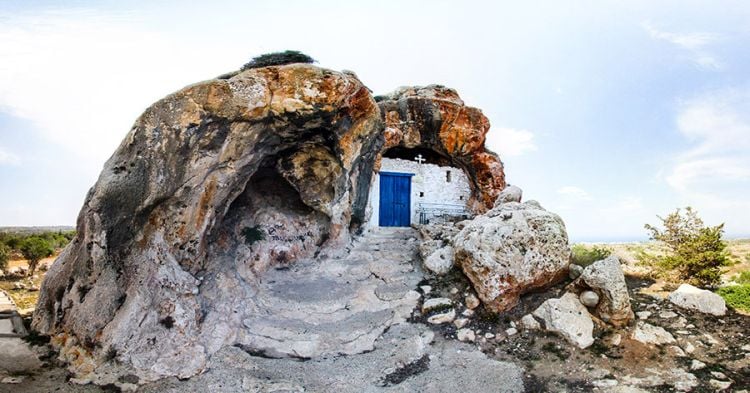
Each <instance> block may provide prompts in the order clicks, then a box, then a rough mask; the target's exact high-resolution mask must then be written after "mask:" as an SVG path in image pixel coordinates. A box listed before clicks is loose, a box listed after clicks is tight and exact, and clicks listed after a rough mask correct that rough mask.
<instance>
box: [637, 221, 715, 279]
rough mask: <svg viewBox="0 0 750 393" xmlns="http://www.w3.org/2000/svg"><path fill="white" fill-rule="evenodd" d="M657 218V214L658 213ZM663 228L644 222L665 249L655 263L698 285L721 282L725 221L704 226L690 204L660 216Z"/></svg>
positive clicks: (652, 235) (653, 237)
mask: <svg viewBox="0 0 750 393" xmlns="http://www.w3.org/2000/svg"><path fill="white" fill-rule="evenodd" d="M657 217H658V216H657ZM659 219H660V220H661V221H662V225H663V226H664V229H663V230H662V229H659V228H657V227H655V226H652V225H649V224H646V225H645V227H646V229H647V230H648V231H649V232H650V235H651V239H653V240H656V241H658V242H661V243H662V244H664V246H666V248H667V251H668V252H667V254H666V255H665V256H660V257H656V262H657V266H658V267H659V268H661V269H663V270H667V271H676V272H677V275H678V277H679V278H680V279H682V280H687V281H688V282H690V283H692V284H694V285H697V286H700V287H715V286H717V285H718V284H719V283H721V267H722V266H726V265H728V264H729V260H728V259H727V254H726V251H725V249H726V247H727V244H726V243H725V242H724V241H723V240H722V236H723V234H724V224H720V225H717V226H715V227H707V226H705V225H704V224H703V220H701V219H700V217H698V213H697V212H696V211H695V210H693V209H692V208H691V207H687V208H685V214H684V215H683V214H682V213H681V210H680V209H677V210H675V212H674V213H670V214H669V215H668V216H667V217H666V218H662V217H659Z"/></svg>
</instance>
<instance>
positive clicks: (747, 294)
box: [716, 272, 750, 312]
mask: <svg viewBox="0 0 750 393" xmlns="http://www.w3.org/2000/svg"><path fill="white" fill-rule="evenodd" d="M746 273H747V272H746ZM716 293H718V294H719V295H721V297H723V298H724V301H726V302H727V304H728V305H730V306H732V307H734V308H736V309H738V310H742V311H746V312H750V284H742V285H729V286H726V287H722V288H719V290H718V291H716Z"/></svg>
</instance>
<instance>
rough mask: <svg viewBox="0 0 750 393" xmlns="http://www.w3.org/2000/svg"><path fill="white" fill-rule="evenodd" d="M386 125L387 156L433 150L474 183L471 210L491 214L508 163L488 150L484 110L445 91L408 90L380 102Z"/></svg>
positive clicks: (433, 87)
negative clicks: (399, 149) (392, 152)
mask: <svg viewBox="0 0 750 393" xmlns="http://www.w3.org/2000/svg"><path fill="white" fill-rule="evenodd" d="M378 105H379V106H380V110H381V113H382V115H383V122H384V123H385V131H384V136H385V144H384V146H383V150H382V152H381V154H382V153H383V152H385V151H386V150H388V149H392V148H394V147H402V148H416V147H420V148H428V149H430V150H432V151H434V152H436V153H438V154H440V155H441V156H443V157H444V158H445V159H446V160H447V161H448V162H449V163H450V164H451V166H456V167H459V168H461V169H463V170H464V172H466V173H467V175H468V176H469V179H470V180H471V182H470V183H471V186H472V197H471V200H470V201H469V207H470V208H471V209H472V210H474V211H475V212H478V213H481V212H484V211H486V210H487V209H490V208H491V207H492V206H493V204H494V203H495V199H497V196H498V195H499V194H500V192H501V191H502V190H503V189H504V188H505V174H504V172H503V164H502V162H501V161H500V159H499V158H498V157H497V155H495V154H494V153H492V152H490V151H489V150H487V149H486V148H485V147H484V140H485V136H486V134H487V131H489V128H490V122H489V120H487V117H486V116H484V115H483V114H482V111H481V110H479V109H477V108H472V107H469V106H466V105H465V104H464V102H463V100H461V98H460V97H459V96H458V93H457V92H456V91H455V90H453V89H449V88H446V87H444V86H438V85H430V86H426V87H404V88H401V89H398V90H396V91H395V92H393V93H391V94H388V95H385V96H381V97H378Z"/></svg>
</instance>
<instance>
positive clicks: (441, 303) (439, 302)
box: [422, 297, 453, 313]
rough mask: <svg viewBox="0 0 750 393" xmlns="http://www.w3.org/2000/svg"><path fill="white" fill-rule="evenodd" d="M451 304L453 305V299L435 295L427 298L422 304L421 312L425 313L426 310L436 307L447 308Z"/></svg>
mask: <svg viewBox="0 0 750 393" xmlns="http://www.w3.org/2000/svg"><path fill="white" fill-rule="evenodd" d="M452 305H453V301H452V300H450V299H448V298H445V297H436V298H432V299H427V300H425V301H424V303H423V304H422V312H423V313H426V312H430V311H432V310H434V309H438V308H448V307H451V306H452Z"/></svg>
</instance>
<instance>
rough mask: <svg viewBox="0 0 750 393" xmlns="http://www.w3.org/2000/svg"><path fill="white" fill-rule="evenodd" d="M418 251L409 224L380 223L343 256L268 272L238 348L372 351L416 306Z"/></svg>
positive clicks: (312, 353)
mask: <svg viewBox="0 0 750 393" xmlns="http://www.w3.org/2000/svg"><path fill="white" fill-rule="evenodd" d="M416 253H417V240H416V232H415V231H414V230H412V229H410V228H406V229H402V228H395V229H380V230H378V231H376V232H374V233H370V234H368V235H367V236H364V237H361V238H359V239H357V240H355V242H354V243H353V244H352V246H351V249H350V252H349V253H348V255H346V256H344V257H339V258H330V259H323V260H311V261H300V262H297V263H295V264H294V265H293V266H291V267H290V268H289V269H283V270H273V271H269V272H268V273H267V274H265V275H264V277H263V282H262V283H261V284H260V286H259V289H258V292H257V294H256V297H255V298H254V299H253V300H254V302H255V303H256V305H257V306H258V310H259V312H258V313H256V314H255V315H253V317H251V318H247V319H245V320H244V321H243V323H244V325H245V327H246V328H247V331H246V332H245V334H244V335H243V336H242V337H240V339H239V342H241V343H242V348H243V349H245V350H246V351H248V352H253V353H258V354H263V355H264V356H270V357H286V356H289V357H297V358H305V359H307V358H314V357H320V356H329V355H339V354H344V355H352V354H357V353H362V352H365V351H370V350H372V349H373V348H374V347H373V345H374V342H375V340H376V339H377V338H378V337H380V335H381V334H382V333H383V332H384V331H385V330H386V329H388V327H389V326H391V325H393V324H396V323H401V322H404V321H405V320H406V318H408V317H409V316H410V315H411V311H412V310H413V309H414V307H415V306H416V305H417V301H418V299H419V297H420V295H419V293H417V292H416V291H414V290H413V289H414V288H416V287H417V284H418V282H419V281H420V280H421V279H422V274H421V272H420V271H418V270H417V269H419V267H418V264H415V263H413V261H414V260H415V259H416Z"/></svg>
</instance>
